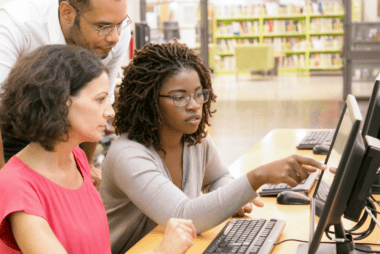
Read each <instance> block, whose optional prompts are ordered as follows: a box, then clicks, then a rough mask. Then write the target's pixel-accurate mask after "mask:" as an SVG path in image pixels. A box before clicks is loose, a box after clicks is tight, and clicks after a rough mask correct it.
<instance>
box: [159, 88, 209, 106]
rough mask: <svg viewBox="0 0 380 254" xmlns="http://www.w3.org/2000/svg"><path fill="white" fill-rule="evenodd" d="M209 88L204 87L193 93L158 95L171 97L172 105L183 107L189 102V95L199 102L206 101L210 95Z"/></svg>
mask: <svg viewBox="0 0 380 254" xmlns="http://www.w3.org/2000/svg"><path fill="white" fill-rule="evenodd" d="M210 92H211V89H204V90H202V91H199V92H196V93H194V94H173V95H161V94H160V95H159V97H169V98H172V100H173V103H174V105H176V106H177V107H185V106H186V105H187V104H189V101H190V97H191V96H193V97H194V99H195V101H196V102H197V103H199V104H203V103H206V102H207V101H208V99H209V97H210Z"/></svg>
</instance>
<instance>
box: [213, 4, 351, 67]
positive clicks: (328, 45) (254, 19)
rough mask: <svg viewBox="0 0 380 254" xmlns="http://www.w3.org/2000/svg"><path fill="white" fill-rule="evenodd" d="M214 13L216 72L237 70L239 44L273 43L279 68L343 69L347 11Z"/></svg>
mask: <svg viewBox="0 0 380 254" xmlns="http://www.w3.org/2000/svg"><path fill="white" fill-rule="evenodd" d="M263 13H264V12H263V11H261V12H260V11H258V12H256V13H255V14H254V15H247V14H246V15H240V16H234V17H220V16H215V17H214V22H213V39H214V44H215V45H216V48H217V55H218V63H217V64H216V66H217V67H216V70H214V72H215V73H234V72H235V67H234V66H235V63H234V60H235V59H234V47H235V45H236V44H263V43H269V44H273V46H274V51H275V52H276V53H275V55H276V56H277V57H278V58H279V60H278V71H279V72H280V73H281V72H308V71H314V70H340V69H342V45H343V35H344V32H343V22H342V21H343V19H344V14H342V13H341V12H340V13H335V14H334V13H328V14H326V15H321V14H302V13H301V14H293V15H289V14H284V15H277V16H275V15H271V16H269V15H265V14H263Z"/></svg>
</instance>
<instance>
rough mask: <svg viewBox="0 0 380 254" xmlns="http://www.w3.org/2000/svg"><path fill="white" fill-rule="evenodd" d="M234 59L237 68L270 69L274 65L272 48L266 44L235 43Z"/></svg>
mask: <svg viewBox="0 0 380 254" xmlns="http://www.w3.org/2000/svg"><path fill="white" fill-rule="evenodd" d="M235 59H236V69H237V70H245V69H250V70H251V69H254V70H271V69H273V67H274V49H273V46H272V45H267V44H255V45H254V44H250V45H236V47H235Z"/></svg>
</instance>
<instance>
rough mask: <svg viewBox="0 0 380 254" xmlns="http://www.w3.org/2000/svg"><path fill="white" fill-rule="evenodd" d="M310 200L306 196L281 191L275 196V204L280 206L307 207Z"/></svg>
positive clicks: (294, 192) (300, 193)
mask: <svg viewBox="0 0 380 254" xmlns="http://www.w3.org/2000/svg"><path fill="white" fill-rule="evenodd" d="M310 200H311V199H310V198H309V197H308V196H307V195H306V194H304V193H302V192H296V191H283V192H281V193H280V194H278V195H277V204H281V205H308V204H310Z"/></svg>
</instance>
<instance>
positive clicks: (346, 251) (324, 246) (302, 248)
mask: <svg viewBox="0 0 380 254" xmlns="http://www.w3.org/2000/svg"><path fill="white" fill-rule="evenodd" d="M334 229H335V236H336V238H337V239H346V242H344V243H340V242H335V244H328V243H321V244H319V246H318V250H317V251H316V252H315V254H362V253H363V254H364V253H368V252H362V251H358V250H355V246H354V242H353V241H352V236H351V235H346V233H345V232H344V229H343V226H342V223H339V224H337V225H334ZM359 248H360V249H362V250H366V251H371V250H372V249H371V247H369V246H363V245H360V247H359ZM308 253H309V244H300V245H299V246H298V249H297V254H308ZM313 253H314V252H313Z"/></svg>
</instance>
